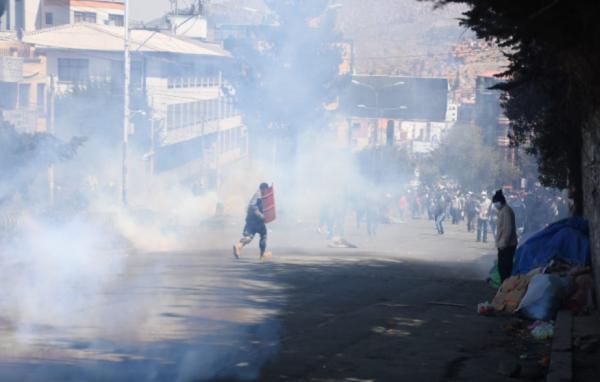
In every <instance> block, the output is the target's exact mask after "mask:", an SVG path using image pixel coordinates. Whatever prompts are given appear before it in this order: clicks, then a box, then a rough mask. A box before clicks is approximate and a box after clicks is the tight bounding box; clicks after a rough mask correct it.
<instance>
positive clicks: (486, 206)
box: [477, 191, 492, 243]
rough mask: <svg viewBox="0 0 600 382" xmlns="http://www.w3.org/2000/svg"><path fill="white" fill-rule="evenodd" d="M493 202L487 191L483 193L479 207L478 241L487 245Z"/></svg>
mask: <svg viewBox="0 0 600 382" xmlns="http://www.w3.org/2000/svg"><path fill="white" fill-rule="evenodd" d="M491 205H492V202H491V201H490V199H489V198H488V196H487V194H486V192H485V191H482V192H481V202H480V203H479V205H478V208H477V213H478V214H479V216H478V218H477V241H483V242H484V243H487V231H488V223H489V218H490V208H491Z"/></svg>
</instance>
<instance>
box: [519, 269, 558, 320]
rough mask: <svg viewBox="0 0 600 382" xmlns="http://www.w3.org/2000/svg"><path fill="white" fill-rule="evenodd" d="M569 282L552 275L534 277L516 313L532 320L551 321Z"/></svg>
mask: <svg viewBox="0 0 600 382" xmlns="http://www.w3.org/2000/svg"><path fill="white" fill-rule="evenodd" d="M569 284H570V280H569V279H568V278H561V277H559V276H556V275H553V274H539V275H535V276H534V277H533V278H532V279H531V281H530V282H529V287H528V288H527V293H525V296H523V299H522V300H521V303H520V304H519V307H518V308H517V311H518V312H519V313H521V314H522V315H524V316H525V317H527V318H530V319H532V320H541V321H550V320H553V319H554V317H555V316H556V313H557V312H558V309H559V308H560V304H561V301H562V300H563V299H564V298H565V297H566V295H567V291H568V289H569Z"/></svg>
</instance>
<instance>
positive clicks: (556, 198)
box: [411, 187, 569, 242]
mask: <svg viewBox="0 0 600 382" xmlns="http://www.w3.org/2000/svg"><path fill="white" fill-rule="evenodd" d="M504 195H505V197H506V202H507V204H508V205H509V206H511V208H512V209H513V211H514V213H515V220H516V228H517V231H518V233H519V234H521V235H525V234H530V233H534V232H536V231H538V230H540V229H542V228H543V227H544V226H546V225H547V224H549V223H552V222H554V221H557V220H560V219H563V218H565V217H567V216H568V215H569V204H568V200H567V198H565V197H564V196H563V195H562V194H560V193H558V192H556V191H553V190H549V189H545V188H541V187H539V188H536V189H534V190H532V191H525V190H519V191H516V192H511V191H510V190H509V191H504ZM411 204H412V206H413V209H414V210H415V211H416V213H413V216H424V215H427V217H428V218H429V219H430V220H433V221H435V227H436V230H437V232H438V233H439V234H440V235H443V234H444V222H445V221H446V220H448V221H449V222H451V224H459V223H461V222H463V221H464V222H465V224H466V226H467V231H469V232H474V233H476V239H477V241H481V242H487V241H488V234H489V233H491V234H493V235H495V234H496V229H497V219H498V214H497V211H496V209H494V208H493V205H492V199H491V194H490V193H488V192H487V191H481V192H480V193H474V192H472V191H464V190H461V189H459V188H457V187H437V188H434V189H431V188H427V187H426V188H424V189H423V190H422V191H421V192H420V193H417V194H416V195H415V196H414V198H413V200H412V201H411ZM423 205H425V206H426V211H423Z"/></svg>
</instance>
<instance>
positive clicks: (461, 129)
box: [432, 124, 519, 191]
mask: <svg viewBox="0 0 600 382" xmlns="http://www.w3.org/2000/svg"><path fill="white" fill-rule="evenodd" d="M432 164H433V165H434V166H435V167H436V168H437V172H438V173H439V174H441V175H446V176H448V177H449V178H451V179H453V180H455V181H457V182H458V183H459V184H460V185H461V186H462V187H464V188H466V189H469V190H473V191H479V190H481V189H492V188H498V187H501V186H503V185H505V184H511V183H512V182H513V181H514V179H516V178H518V177H519V171H518V170H517V168H516V167H514V166H513V165H511V164H510V163H509V162H508V161H507V160H505V158H503V157H502V155H501V154H500V152H499V151H498V150H497V149H496V148H495V147H491V146H488V145H485V144H484V141H483V137H482V133H481V128H480V127H479V126H476V125H471V124H469V125H464V124H457V125H456V126H454V127H453V128H452V129H451V130H450V131H449V133H448V134H447V135H446V136H445V137H444V139H443V140H442V143H441V145H440V147H438V148H437V149H436V150H435V151H434V152H433V154H432Z"/></svg>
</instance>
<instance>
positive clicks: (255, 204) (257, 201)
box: [233, 183, 271, 259]
mask: <svg viewBox="0 0 600 382" xmlns="http://www.w3.org/2000/svg"><path fill="white" fill-rule="evenodd" d="M270 189H271V188H270V187H269V185H268V184H267V183H261V184H260V186H259V189H258V191H257V192H256V193H255V194H254V195H253V196H252V199H250V203H249V204H248V209H247V211H246V225H245V226H244V232H243V234H242V238H241V239H240V241H239V242H238V243H237V244H236V245H234V246H233V256H235V258H236V259H239V258H240V254H241V252H242V248H244V247H245V246H246V245H248V244H250V242H251V241H252V239H254V236H255V235H256V234H259V235H260V242H259V247H260V258H261V259H262V258H264V257H269V256H270V252H267V251H266V249H267V226H266V224H265V214H264V213H265V208H264V201H263V196H264V195H266V194H267V192H268V191H269V190H270Z"/></svg>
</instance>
